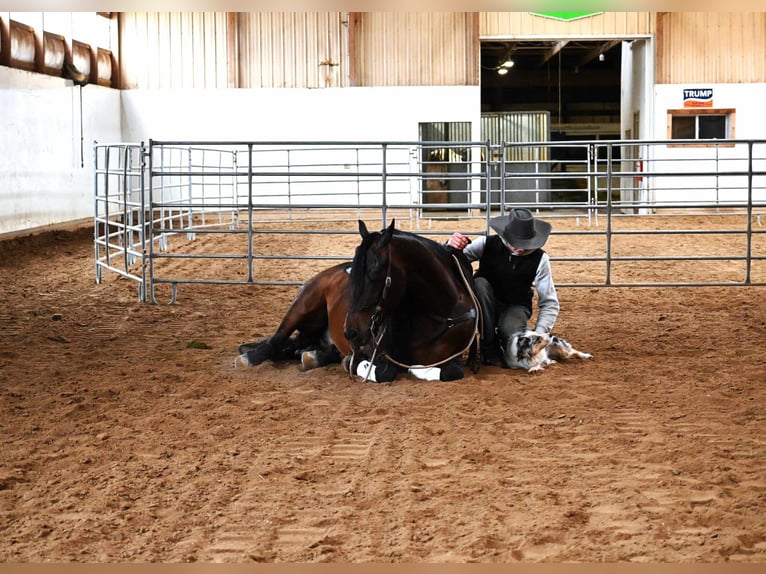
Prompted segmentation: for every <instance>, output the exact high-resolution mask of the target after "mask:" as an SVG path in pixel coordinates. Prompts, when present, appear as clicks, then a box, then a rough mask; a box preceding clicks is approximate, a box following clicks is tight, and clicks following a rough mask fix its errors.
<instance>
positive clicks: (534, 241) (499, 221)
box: [489, 207, 551, 249]
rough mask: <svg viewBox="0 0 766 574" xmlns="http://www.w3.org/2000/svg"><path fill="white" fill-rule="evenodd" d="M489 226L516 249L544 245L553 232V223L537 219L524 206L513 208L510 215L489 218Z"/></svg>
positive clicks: (535, 247)
mask: <svg viewBox="0 0 766 574" xmlns="http://www.w3.org/2000/svg"><path fill="white" fill-rule="evenodd" d="M489 226H490V227H491V228H492V229H494V230H495V231H497V233H498V235H500V237H502V238H503V239H505V240H506V241H507V242H508V243H510V244H511V245H513V246H514V247H515V248H516V249H537V248H538V247H542V246H543V245H544V244H545V242H546V241H547V240H548V235H550V233H551V224H550V223H548V222H547V221H543V220H542V219H535V218H534V216H533V215H532V212H531V211H529V210H528V209H524V208H522V207H517V208H514V209H511V212H510V213H509V214H508V215H499V216H497V217H493V218H491V219H490V220H489Z"/></svg>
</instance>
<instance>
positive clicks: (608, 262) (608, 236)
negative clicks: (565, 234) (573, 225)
mask: <svg viewBox="0 0 766 574" xmlns="http://www.w3.org/2000/svg"><path fill="white" fill-rule="evenodd" d="M606 161H607V168H606V192H607V193H606V279H605V283H606V285H610V284H611V282H612V144H611V143H610V144H607V148H606Z"/></svg>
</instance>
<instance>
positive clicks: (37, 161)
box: [0, 66, 122, 234]
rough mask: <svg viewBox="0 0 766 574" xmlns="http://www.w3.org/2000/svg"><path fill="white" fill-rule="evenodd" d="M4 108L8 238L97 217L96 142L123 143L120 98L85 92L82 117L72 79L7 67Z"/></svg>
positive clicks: (2, 209)
mask: <svg viewBox="0 0 766 574" xmlns="http://www.w3.org/2000/svg"><path fill="white" fill-rule="evenodd" d="M0 110H1V111H2V118H3V128H2V129H1V130H0V234H3V233H9V232H15V231H20V230H25V229H32V228H36V227H45V226H49V225H55V224H59V223H65V222H69V221H73V220H78V219H82V218H86V217H92V216H93V152H92V146H93V141H94V140H98V141H103V142H118V141H120V140H121V137H122V134H121V130H120V95H119V92H117V91H116V90H112V89H109V88H102V87H100V86H95V85H89V86H86V87H84V88H83V89H82V116H81V114H80V88H78V87H75V86H73V85H72V82H71V81H69V80H64V79H63V78H54V77H52V76H45V75H42V74H34V73H31V72H25V71H23V70H16V69H13V68H8V67H5V66H0ZM8 110H10V112H8ZM81 121H82V132H81V128H80V126H81ZM81 141H82V145H83V153H82V155H81V147H80V144H81Z"/></svg>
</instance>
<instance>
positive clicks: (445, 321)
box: [364, 243, 480, 381]
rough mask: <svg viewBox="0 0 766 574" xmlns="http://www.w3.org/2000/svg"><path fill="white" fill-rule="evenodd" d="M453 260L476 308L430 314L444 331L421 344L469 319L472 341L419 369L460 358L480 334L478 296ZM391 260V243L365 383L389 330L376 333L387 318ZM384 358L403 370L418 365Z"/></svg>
mask: <svg viewBox="0 0 766 574" xmlns="http://www.w3.org/2000/svg"><path fill="white" fill-rule="evenodd" d="M452 258H453V260H454V261H455V265H457V267H458V271H460V276H461V278H462V279H463V281H464V283H465V286H466V289H467V291H468V293H469V294H470V295H471V300H472V301H473V304H474V305H475V307H472V308H471V309H469V310H468V311H466V312H465V313H463V314H462V315H459V316H457V317H441V316H439V315H436V314H434V313H429V314H428V317H429V318H430V319H433V320H435V321H439V322H442V329H441V330H440V331H438V332H437V333H435V334H433V335H432V336H430V337H429V338H428V339H426V340H425V341H423V342H422V343H420V345H423V344H426V343H430V342H431V341H434V340H436V339H438V338H439V337H441V336H442V335H443V334H444V333H445V332H447V331H448V330H449V329H451V328H452V327H454V326H455V325H457V324H459V323H462V322H464V321H467V320H469V319H474V320H475V324H474V332H473V335H472V336H471V340H470V341H468V345H467V346H466V347H465V349H462V350H460V351H459V352H457V353H454V354H453V355H451V356H449V357H447V358H446V359H443V360H440V361H438V362H436V363H433V364H431V365H422V366H421V365H417V367H419V368H420V367H435V366H438V365H441V364H443V363H446V362H447V361H450V360H452V359H454V358H455V357H458V356H460V355H462V354H463V353H464V352H465V351H466V350H468V349H469V348H470V346H471V344H473V341H474V339H476V338H477V337H478V333H479V321H480V313H479V311H478V310H479V309H480V307H479V303H478V300H477V299H476V295H475V294H474V292H473V290H472V289H471V288H470V284H469V283H468V281H467V280H466V278H465V276H464V274H463V270H462V268H461V267H460V263H459V262H458V260H457V258H456V257H455V256H454V255H453V256H452ZM391 260H392V257H391V244H390V243H389V245H388V270H387V272H386V280H385V283H384V286H383V291H382V292H381V295H380V299H379V300H378V304H377V305H376V306H375V310H374V311H373V313H372V315H371V316H370V334H371V336H372V341H373V345H372V349H373V352H372V357H371V358H370V359H369V362H370V369H369V370H368V372H367V375H366V376H365V377H364V381H366V380H367V378H368V377H369V374H370V371H371V370H372V365H373V363H374V362H375V358H376V357H377V354H378V351H379V347H380V343H381V342H382V341H383V337H384V336H385V334H386V330H387V328H388V325H387V324H383V328H382V330H381V331H380V334H377V333H376V329H377V328H378V323H380V322H382V321H384V320H385V318H383V319H381V313H382V311H383V302H384V301H385V300H386V296H387V295H388V290H389V288H390V287H391V282H392V281H391ZM382 356H384V357H385V358H386V359H388V360H389V361H390V362H392V363H394V364H395V365H398V366H400V367H403V368H412V367H415V366H416V365H408V364H406V363H402V362H400V361H397V360H396V359H394V358H393V357H391V355H389V354H388V353H384V354H383V355H382Z"/></svg>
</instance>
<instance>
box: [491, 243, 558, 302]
mask: <svg viewBox="0 0 766 574" xmlns="http://www.w3.org/2000/svg"><path fill="white" fill-rule="evenodd" d="M543 253H545V252H544V251H543V250H542V249H535V250H534V251H533V252H532V253H530V254H529V255H511V253H510V251H508V249H507V248H506V247H505V245H503V242H502V241H501V240H500V237H499V236H498V235H491V236H489V237H487V242H486V243H485V244H484V254H483V255H482V256H481V259H479V270H478V271H476V277H484V278H485V279H487V281H489V284H490V285H492V288H493V290H494V291H495V298H496V299H497V300H498V301H501V302H502V303H505V304H506V305H524V306H525V307H527V308H528V309H529V310H530V312H531V311H532V283H533V282H534V280H535V276H536V275H537V267H538V266H539V265H540V259H541V258H542V256H543Z"/></svg>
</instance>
